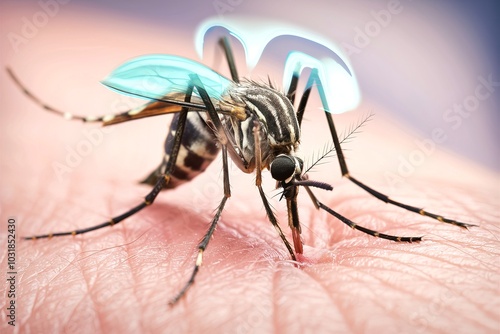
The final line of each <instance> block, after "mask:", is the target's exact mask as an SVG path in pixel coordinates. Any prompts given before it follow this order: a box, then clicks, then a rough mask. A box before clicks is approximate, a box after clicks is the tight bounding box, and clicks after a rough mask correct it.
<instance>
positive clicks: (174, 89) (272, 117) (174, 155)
mask: <svg viewBox="0 0 500 334" xmlns="http://www.w3.org/2000/svg"><path fill="white" fill-rule="evenodd" d="M219 45H220V46H221V47H222V50H223V52H224V54H225V58H226V60H227V63H228V67H229V71H230V75H231V79H229V78H227V77H225V76H223V75H221V74H219V73H217V72H215V71H213V70H212V69H210V68H209V67H207V66H205V65H203V64H201V63H198V62H195V61H193V60H189V59H187V58H183V57H179V56H173V55H146V56H141V57H137V58H135V59H132V60H130V61H128V62H126V63H124V64H122V65H121V66H119V67H118V68H117V69H115V70H114V71H113V72H112V73H111V74H110V75H109V76H108V78H106V79H105V80H104V81H103V83H104V85H106V86H108V87H110V88H111V89H114V90H115V91H118V92H120V93H123V94H128V95H132V96H135V97H141V98H146V99H149V100H150V101H149V102H148V103H147V104H145V105H143V106H141V107H138V108H135V109H132V110H129V111H127V112H123V113H118V114H112V115H106V116H101V117H84V116H76V115H72V114H70V113H67V112H62V111H59V110H57V109H54V108H52V107H51V106H48V105H47V104H45V103H43V102H42V101H41V100H39V99H38V98H37V97H35V96H34V95H33V94H32V93H31V92H30V91H28V90H27V89H26V88H25V86H24V85H22V84H21V83H20V81H19V80H18V79H17V77H16V76H15V75H14V73H13V72H12V71H11V70H10V69H9V68H7V71H8V73H9V74H10V76H11V78H12V79H13V81H14V82H15V83H16V84H17V85H18V86H19V87H20V88H21V89H22V90H23V91H24V93H25V94H26V95H27V96H28V97H29V98H30V99H31V100H33V101H34V102H35V103H37V104H38V105H40V106H41V107H43V108H44V109H46V110H47V111H49V112H52V113H56V114H58V115H60V116H63V117H65V118H66V119H74V120H80V121H83V122H98V123H101V124H102V125H103V126H109V125H114V124H118V123H123V122H128V121H133V120H137V119H140V118H145V117H152V116H157V115H165V114H174V116H173V120H172V122H171V125H170V130H169V133H168V136H167V139H166V141H165V155H164V157H163V159H162V162H161V164H160V165H159V166H158V167H157V168H156V169H155V170H154V171H153V172H152V173H151V174H149V176H148V177H147V178H146V179H145V180H144V181H143V183H145V184H149V185H152V186H153V189H152V190H151V191H150V192H149V193H148V194H147V195H146V196H145V198H144V201H143V202H141V203H140V204H138V205H137V206H135V207H133V208H131V209H130V210H128V211H127V212H125V213H123V214H121V215H118V216H116V217H114V218H112V219H110V220H108V221H106V222H104V223H101V224H99V225H95V226H92V227H88V228H82V229H77V230H73V231H67V232H58V233H49V234H43V235H35V236H30V237H25V238H24V239H42V238H52V237H60V236H67V235H73V236H74V235H77V234H84V233H87V232H91V231H95V230H98V229H101V228H104V227H107V226H112V225H116V224H118V223H120V222H122V221H123V220H125V219H126V218H128V217H130V216H132V215H134V214H136V213H137V212H139V211H141V210H142V209H144V208H146V207H148V206H150V205H152V204H153V202H154V201H155V199H156V197H157V196H158V194H159V193H160V191H161V190H163V189H167V188H175V187H177V186H178V185H180V184H182V183H185V182H188V181H190V180H192V179H193V178H194V177H196V176H197V175H199V174H200V173H202V172H203V171H205V169H206V168H207V167H208V165H209V164H210V163H211V162H212V161H213V160H214V159H215V158H216V156H217V155H218V154H219V151H222V166H223V189H224V195H223V197H222V199H221V201H220V204H219V205H218V207H217V209H216V212H215V215H214V217H213V219H212V221H211V223H210V225H209V228H208V230H207V232H206V233H205V235H204V237H203V239H202V240H201V242H200V243H199V244H198V254H197V257H196V261H195V265H194V268H193V270H192V272H191V275H190V277H189V279H188V280H187V282H186V283H185V284H184V285H183V287H182V289H180V290H179V292H178V293H177V294H176V295H175V296H174V297H173V298H172V299H171V300H170V304H171V305H173V304H175V303H177V302H178V301H179V300H180V299H181V298H182V297H183V296H184V295H185V294H186V292H187V291H188V289H189V288H190V287H191V286H192V285H193V283H194V281H195V277H196V275H197V273H198V272H199V269H200V266H201V265H202V262H203V253H204V252H205V250H206V248H207V246H208V244H209V241H210V239H211V237H212V235H213V233H214V231H215V228H216V226H217V223H218V221H219V218H220V216H221V214H222V212H223V210H224V207H225V205H226V202H227V200H228V199H229V197H230V196H231V190H230V181H229V168H228V159H229V158H230V159H231V160H232V161H233V162H234V163H235V165H236V166H237V167H238V168H239V169H240V170H242V171H243V172H245V173H255V175H256V178H255V185H256V187H257V189H258V192H259V195H260V198H261V200H262V203H263V206H264V209H265V212H266V215H267V218H268V219H269V221H270V222H271V224H272V225H273V226H274V228H275V229H276V231H277V233H278V235H279V237H280V238H281V240H282V241H283V243H284V245H285V247H286V248H287V250H288V252H289V253H290V257H291V258H292V260H296V255H297V254H302V253H303V243H302V240H301V236H300V235H301V224H300V220H299V212H298V207H297V195H298V192H299V189H300V187H303V188H305V190H306V191H307V193H308V195H309V197H310V198H311V200H312V202H313V205H314V206H315V207H316V209H318V210H324V211H326V212H328V213H329V214H330V215H332V216H334V217H335V218H337V219H338V220H340V221H341V222H342V223H344V224H346V225H347V226H349V227H351V228H353V229H356V230H358V231H361V232H363V233H366V234H368V235H371V236H374V237H378V238H382V239H387V240H391V241H396V242H408V243H411V242H419V241H421V240H422V237H421V236H416V237H411V236H396V235H390V234H384V233H381V232H378V231H375V230H371V229H368V228H366V227H363V226H360V225H358V224H356V223H355V222H353V221H352V220H350V219H348V218H346V217H344V216H342V215H340V214H339V213H337V212H336V211H334V210H333V209H332V208H330V207H328V206H326V205H325V204H323V203H322V202H321V201H319V200H318V198H317V197H316V196H315V194H314V193H313V190H312V189H311V188H319V189H321V190H331V189H332V187H331V186H330V185H328V184H326V183H323V182H318V181H314V180H309V179H308V177H307V175H306V174H305V172H306V171H304V163H303V161H302V160H301V159H300V158H299V157H298V156H297V155H296V152H297V149H298V147H299V141H300V131H301V123H302V118H303V116H304V112H305V110H306V106H307V103H308V100H309V96H310V93H311V91H312V89H313V88H315V89H317V91H318V93H319V95H320V97H324V96H326V95H325V94H326V92H325V91H324V86H323V85H322V82H321V76H320V74H319V73H318V68H312V69H311V71H310V73H309V77H308V78H307V84H306V85H305V88H304V90H303V92H302V95H301V98H300V100H299V103H298V105H297V106H296V107H294V104H295V97H296V96H295V95H296V90H297V87H298V81H299V77H300V76H301V73H300V71H295V72H294V73H293V75H292V76H291V82H290V85H289V89H288V90H287V92H286V93H283V92H280V91H278V90H277V89H275V88H273V86H272V85H271V84H270V83H269V84H261V83H257V82H254V81H250V80H245V79H243V80H240V77H239V75H238V72H237V68H236V65H235V61H234V56H233V52H232V49H231V46H230V43H229V40H228V39H227V37H225V38H221V39H220V40H219ZM322 105H323V106H322V107H323V111H324V114H325V116H326V120H327V122H328V126H329V130H330V134H331V139H332V141H333V147H334V149H335V153H336V156H337V159H338V162H339V165H340V170H341V173H342V176H343V177H345V178H347V179H349V180H350V181H352V182H353V183H354V184H356V185H357V186H358V187H360V188H362V189H364V190H365V191H367V192H368V193H369V194H371V195H373V196H374V197H376V198H377V199H379V200H381V201H383V202H385V203H389V204H392V205H395V206H398V207H401V208H403V209H405V210H408V211H411V212H415V213H417V214H420V215H423V216H427V217H430V218H434V219H436V220H438V221H440V222H442V223H447V224H452V225H456V226H459V227H462V228H465V229H467V228H468V227H471V226H475V225H472V224H468V223H462V222H459V221H456V220H452V219H449V218H445V217H443V216H441V215H438V214H434V213H431V212H428V211H425V210H423V209H421V208H418V207H415V206H411V205H407V204H404V203H400V202H397V201H394V200H392V199H390V198H389V197H388V196H386V195H384V194H382V193H380V192H378V191H377V190H375V189H373V188H371V187H369V186H368V185H366V184H365V183H364V182H361V181H359V180H358V179H356V178H354V177H353V176H351V174H350V173H349V170H348V168H347V164H346V161H345V158H344V154H343V152H342V148H341V141H340V140H339V137H338V135H337V130H336V128H335V125H334V122H333V117H332V114H331V113H330V112H329V107H328V105H327V101H326V99H322ZM264 169H268V170H270V172H271V176H272V177H273V179H274V180H275V181H276V184H277V188H279V189H281V190H282V198H284V199H285V200H286V206H287V212H288V225H289V227H290V229H291V232H292V240H293V248H292V244H291V243H290V242H289V241H288V240H287V238H286V236H285V234H284V233H283V231H282V229H281V227H280V225H279V224H278V220H277V218H276V216H275V214H274V212H273V210H272V209H271V205H270V204H269V201H268V199H267V197H266V195H265V193H264V191H263V189H262V171H263V170H264Z"/></svg>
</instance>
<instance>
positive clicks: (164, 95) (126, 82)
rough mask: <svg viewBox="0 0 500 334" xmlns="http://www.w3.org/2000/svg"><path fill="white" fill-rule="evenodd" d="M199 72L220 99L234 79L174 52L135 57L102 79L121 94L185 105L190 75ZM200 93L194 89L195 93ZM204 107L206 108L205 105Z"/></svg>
mask: <svg viewBox="0 0 500 334" xmlns="http://www.w3.org/2000/svg"><path fill="white" fill-rule="evenodd" d="M193 74H197V75H198V77H199V78H200V80H201V82H202V83H203V85H204V86H205V89H206V91H207V93H208V94H209V96H210V97H211V98H213V99H216V100H220V99H221V97H222V96H223V94H224V93H225V92H226V89H227V88H228V87H229V86H230V85H231V84H233V82H232V81H231V80H229V79H228V78H226V77H224V76H222V75H220V74H219V73H217V72H215V71H214V70H212V69H210V68H209V67H207V66H205V65H203V64H200V63H198V62H196V61H194V60H190V59H187V58H183V57H179V56H173V55H161V54H157V55H146V56H141V57H137V58H134V59H132V60H130V61H127V62H126V63H124V64H122V65H121V66H119V67H118V68H116V69H115V70H114V71H113V72H111V74H110V75H109V76H108V77H107V78H106V79H104V80H103V81H102V83H103V84H104V85H106V86H107V87H109V88H111V89H113V90H116V91H118V92H119V93H122V94H126V95H131V96H133V97H140V98H145V99H153V100H156V101H162V102H170V103H174V104H182V102H183V101H184V99H183V98H181V97H182V96H185V93H186V92H187V91H188V90H189V89H190V87H191V86H192V83H191V75H193ZM196 94H197V92H196V90H194V95H196ZM202 109H204V108H202Z"/></svg>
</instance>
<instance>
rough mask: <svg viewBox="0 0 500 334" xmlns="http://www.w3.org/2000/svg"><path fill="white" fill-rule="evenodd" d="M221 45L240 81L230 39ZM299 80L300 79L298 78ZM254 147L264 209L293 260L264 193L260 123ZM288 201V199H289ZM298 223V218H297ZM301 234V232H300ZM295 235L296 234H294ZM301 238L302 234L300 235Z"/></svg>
mask: <svg viewBox="0 0 500 334" xmlns="http://www.w3.org/2000/svg"><path fill="white" fill-rule="evenodd" d="M219 45H220V46H221V47H222V49H223V50H224V54H225V55H226V59H227V63H228V67H229V71H230V72H231V78H232V79H233V81H234V82H239V78H238V71H237V70H236V64H235V62H234V56H233V51H232V49H231V45H230V43H229V39H228V38H227V37H224V38H221V40H220V41H219ZM297 80H298V79H297ZM253 131H254V136H253V137H254V140H255V143H254V147H255V154H254V156H255V165H256V166H255V172H256V178H255V185H256V186H257V188H258V190H259V195H260V198H261V199H262V203H263V204H264V209H265V210H266V215H267V218H268V219H269V221H270V222H271V224H272V225H273V226H274V228H275V229H276V232H278V235H279V236H280V238H281V240H282V241H283V243H284V244H285V247H286V248H287V249H288V252H289V253H290V256H291V258H292V260H294V261H295V260H296V257H295V254H294V252H293V249H292V246H291V245H290V242H289V241H288V240H287V239H286V236H285V234H284V233H283V230H282V229H281V227H280V226H279V224H278V219H276V216H275V215H274V212H273V210H272V209H271V205H269V201H268V200H267V197H266V194H265V193H264V190H263V189H262V167H261V162H262V158H261V151H260V135H259V134H258V133H259V132H260V124H259V123H257V122H256V123H255V124H254V128H253ZM287 201H288V200H287ZM289 212H290V211H289ZM297 223H298V219H297ZM292 231H295V229H294V228H292ZM299 234H300V232H299ZM294 235H295V234H294ZM299 238H300V236H299ZM298 253H302V251H301V249H299V250H298Z"/></svg>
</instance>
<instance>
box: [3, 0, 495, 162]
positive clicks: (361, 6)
mask: <svg viewBox="0 0 500 334" xmlns="http://www.w3.org/2000/svg"><path fill="white" fill-rule="evenodd" d="M0 8H1V14H0V15H1V37H2V38H1V63H2V65H3V66H5V65H6V64H8V65H9V66H11V67H12V68H14V69H16V72H17V73H18V75H19V76H20V77H21V78H24V79H25V81H26V80H29V87H30V88H31V89H38V91H40V87H43V89H44V90H49V91H48V92H45V91H44V92H43V94H44V99H45V100H47V101H57V102H53V103H52V104H54V103H55V104H57V105H58V106H60V107H61V108H68V109H71V107H72V106H74V105H75V103H76V104H77V105H80V106H82V105H85V107H86V108H88V109H89V110H91V109H92V110H96V111H94V113H97V114H99V113H106V112H108V111H106V110H105V109H106V108H105V107H103V105H106V106H107V105H109V103H108V102H109V101H111V100H110V99H114V98H115V97H113V98H111V97H101V96H103V95H102V94H103V93H102V91H103V89H102V87H100V86H99V85H98V84H97V82H98V80H100V79H102V78H103V77H105V76H106V75H107V74H108V73H109V72H110V71H111V70H112V69H113V68H114V67H116V66H117V65H118V64H120V63H121V62H123V61H124V60H126V59H129V58H132V57H134V56H137V55H140V54H147V53H173V54H179V55H182V56H186V57H189V58H193V59H197V54H196V52H195V47H194V41H193V39H194V35H195V32H196V29H197V27H198V25H199V24H200V23H201V22H202V21H203V20H205V19H207V18H210V17H214V16H215V17H219V18H220V19H221V20H224V19H225V18H233V17H235V16H251V17H254V18H256V22H258V20H259V19H261V18H262V19H266V20H276V22H285V23H288V24H293V25H296V26H299V27H303V28H305V29H307V30H309V31H314V32H318V33H319V34H321V35H322V36H325V37H327V38H329V39H330V40H331V41H333V42H335V43H336V44H337V45H339V46H340V47H341V48H343V49H344V50H345V51H346V53H347V54H348V55H349V59H350V62H351V66H352V68H353V69H354V71H355V73H356V76H357V78H358V80H359V85H360V90H361V94H362V98H363V101H369V102H370V106H371V107H370V108H372V109H370V110H368V111H372V112H374V113H376V114H377V113H379V112H381V113H387V114H388V115H389V116H390V118H392V119H394V120H395V121H397V122H399V123H401V124H403V125H404V126H405V127H407V128H409V129H411V131H413V132H414V133H415V134H416V135H417V136H419V137H420V138H433V133H435V131H438V133H440V134H441V135H440V138H445V139H442V140H440V142H439V143H436V145H437V146H438V147H440V148H442V149H446V150H449V151H452V152H454V153H456V154H459V155H462V156H464V157H466V158H467V159H469V160H471V161H473V162H475V163H477V164H480V165H482V166H484V167H486V168H488V169H492V170H495V171H499V170H500V158H499V152H498V146H497V144H498V143H499V142H500V134H499V133H500V132H499V131H498V130H497V128H496V127H497V126H499V125H500V115H499V105H500V94H499V90H500V86H499V82H500V73H499V69H498V59H500V45H499V38H498V35H497V34H498V31H499V28H500V27H499V25H500V23H499V22H500V20H499V5H498V2H497V1H475V2H470V1H452V0H440V1H435V0H419V1H411V0H399V1H397V0H387V1H373V0H370V1H368V0H366V1H365V0H356V1H349V2H346V1H331V0H328V1H326V0H324V1H322V0H311V1H307V2H306V1H301V2H295V3H293V2H291V1H283V0H279V1H264V0H258V1H250V0H210V1H191V0H187V1H186V0H176V1H161V0H147V1H117V0H105V1H102V0H99V1H97V0H71V1H69V0H59V1H58V0H33V1H29V0H24V1H19V0H3V1H2V3H1V4H0ZM256 24H258V23H256ZM277 24H278V23H277ZM96 31H97V33H96ZM121 31H124V32H126V33H123V34H122V33H121ZM132 45H133V49H131V48H132ZM208 47H209V48H212V49H206V51H205V52H206V53H207V56H213V55H214V54H215V55H216V53H214V52H216V51H215V48H214V47H213V46H207V48H208ZM207 50H208V51H207ZM236 51H237V52H239V54H241V47H238V46H236ZM266 57H268V59H267V61H268V63H269V64H274V63H273V59H272V58H273V52H272V51H271V52H270V53H269V54H267V53H266ZM277 62H278V60H276V64H278V63H277ZM210 65H213V64H210ZM269 68H270V71H271V72H272V69H273V66H270V67H269ZM242 72H243V73H245V72H244V71H242ZM247 74H251V75H254V73H247ZM266 74H267V73H258V74H256V75H258V76H262V77H264V78H265V77H266ZM2 77H3V79H2V92H1V94H2V96H1V98H2V101H6V100H8V99H12V98H13V97H12V96H11V95H7V94H6V93H5V91H6V90H5V89H4V88H5V85H6V84H8V85H10V83H8V80H7V79H6V78H5V74H2ZM49 78H50V79H49ZM274 80H275V81H276V82H277V83H279V84H280V85H281V78H279V77H276V78H274ZM76 81H78V82H79V83H81V86H79V88H76V86H74V85H72V84H70V83H71V82H76ZM488 82H489V83H488ZM81 87H86V88H85V89H84V90H83V89H81ZM109 94H110V95H109V96H114V95H112V94H114V93H109ZM94 96H99V97H98V98H94ZM16 98H18V96H16ZM103 100H104V101H107V102H106V103H103V102H102V101H103ZM84 109H85V108H84ZM16 113H22V110H18V111H16ZM4 115H5V114H4V111H0V121H1V123H0V126H1V128H2V132H3V131H4V130H5V129H6V127H7V126H8V124H6V122H7V121H8V120H7V119H6V118H5V116H4ZM161 141H162V139H161Z"/></svg>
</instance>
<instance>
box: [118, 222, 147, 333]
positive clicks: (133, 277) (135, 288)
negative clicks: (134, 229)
mask: <svg viewBox="0 0 500 334" xmlns="http://www.w3.org/2000/svg"><path fill="white" fill-rule="evenodd" d="M127 234H128V233H127V231H126V230H125V229H122V236H123V239H124V240H128V238H127ZM130 245H131V243H130V242H127V243H125V244H124V250H125V252H126V253H127V254H129V255H128V256H126V257H125V261H123V262H126V263H127V265H128V267H129V268H130V269H132V268H133V265H132V263H131V261H130V259H131V258H133V257H134V256H133V255H132V256H131V252H130ZM130 272H131V276H132V277H131V278H132V286H133V288H132V291H133V296H134V298H135V301H136V304H137V305H140V302H139V301H140V299H139V297H138V293H137V286H136V285H135V284H134V282H138V280H137V276H136V274H135V272H134V270H130ZM142 310H143V308H142V307H140V308H139V310H138V311H139V312H141V311H142ZM142 319H143V318H142V317H140V318H139V326H140V327H139V330H141V332H144V329H145V328H144V323H143V320H142Z"/></svg>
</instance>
